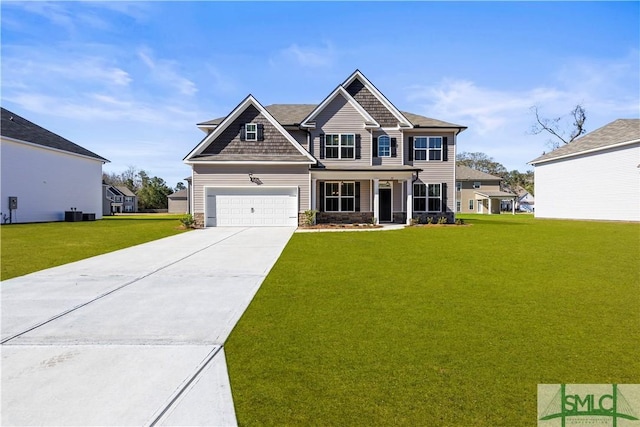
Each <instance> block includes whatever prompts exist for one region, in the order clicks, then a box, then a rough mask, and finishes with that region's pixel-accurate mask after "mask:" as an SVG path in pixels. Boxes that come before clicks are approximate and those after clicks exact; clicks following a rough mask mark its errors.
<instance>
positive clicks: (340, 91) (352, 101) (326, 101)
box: [300, 86, 380, 128]
mask: <svg viewBox="0 0 640 427" xmlns="http://www.w3.org/2000/svg"><path fill="white" fill-rule="evenodd" d="M338 95H342V96H343V97H344V99H346V100H347V102H348V103H349V104H351V106H352V107H353V108H355V109H356V111H357V112H358V113H359V114H360V115H361V116H362V117H363V118H364V120H365V122H366V123H371V125H370V126H374V125H375V127H380V124H379V123H378V122H377V121H375V120H374V119H373V117H371V115H370V114H369V113H368V112H367V110H365V109H364V108H362V105H360V104H359V103H358V102H357V101H356V100H355V99H353V97H352V96H351V95H349V92H347V91H346V90H345V89H344V87H342V86H338V87H337V88H335V90H334V91H333V92H331V93H330V94H329V96H327V97H326V98H325V99H324V101H322V102H321V103H320V105H318V106H317V107H316V108H315V109H314V110H313V111H312V112H311V114H309V115H308V116H307V117H305V119H304V120H303V121H302V123H301V124H300V126H302V127H312V123H313V127H314V128H315V122H312V120H313V119H315V118H316V116H317V115H318V114H320V112H321V111H322V110H324V109H325V108H326V107H327V105H328V104H329V103H330V102H331V101H333V100H334V99H335V98H336V96H338Z"/></svg>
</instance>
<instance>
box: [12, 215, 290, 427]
mask: <svg viewBox="0 0 640 427" xmlns="http://www.w3.org/2000/svg"><path fill="white" fill-rule="evenodd" d="M293 232H294V228H291V227H288V228H217V229H216V228H211V229H205V230H196V231H192V232H189V233H184V234H181V235H178V236H173V237H168V238H165V239H161V240H157V241H154V242H150V243H146V244H143V245H139V246H135V247H132V248H127V249H124V250H121V251H117V252H112V253H110V254H105V255H101V256H98V257H94V258H89V259H86V260H83V261H79V262H75V263H72V264H67V265H63V266H60V267H56V268H52V269H49V270H44V271H40V272H37V273H33V274H29V275H26V276H23V277H18V278H15V279H11V280H7V281H5V282H3V283H2V288H1V289H2V347H1V353H2V405H1V408H0V409H1V413H2V418H1V424H2V425H56V426H58V425H83V426H91V425H101V426H105V425H113V426H115V425H117V426H123V425H138V426H139V425H216V426H226V425H236V418H235V412H234V407H233V400H232V397H231V389H230V386H229V378H228V374H227V369H226V362H225V356H224V347H223V345H224V342H225V340H226V339H227V337H228V335H229V333H230V332H231V330H232V328H233V327H234V325H235V324H236V322H237V321H238V320H239V318H240V316H241V315H242V313H243V312H244V310H245V309H246V307H247V306H248V304H249V303H250V301H251V300H252V298H253V296H254V295H255V293H256V292H257V290H258V288H259V287H260V285H261V283H262V281H263V280H264V278H265V277H266V275H267V274H268V272H269V270H270V269H271V267H272V266H273V264H274V263H275V262H276V260H277V259H278V257H279V256H280V253H281V252H282V250H283V248H284V246H285V245H286V243H287V242H288V240H289V238H290V237H291V235H292V233H293ZM34 256H37V255H34Z"/></svg>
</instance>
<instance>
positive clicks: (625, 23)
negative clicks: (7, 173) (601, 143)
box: [1, 1, 640, 186]
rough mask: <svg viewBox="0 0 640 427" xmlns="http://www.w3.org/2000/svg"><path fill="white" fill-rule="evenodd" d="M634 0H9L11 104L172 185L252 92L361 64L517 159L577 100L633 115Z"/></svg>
mask: <svg viewBox="0 0 640 427" xmlns="http://www.w3.org/2000/svg"><path fill="white" fill-rule="evenodd" d="M639 5H640V3H638V2H621V3H616V2H566V3H556V2H541V3H529V2H513V3H511V2H495V3H493V2H492V3H489V2H466V3H457V2H306V3H303V2H278V3H272V2H258V3H254V2H108V3H99V2H11V1H2V3H1V10H2V18H1V19H2V21H1V23H2V39H1V43H2V51H1V55H2V56H1V59H2V105H3V106H4V107H5V108H8V109H9V110H12V111H13V112H15V113H17V114H19V115H22V116H24V117H25V118H27V119H29V120H31V121H33V122H35V123H37V124H39V125H41V126H44V127H46V128H47V129H49V130H51V131H53V132H56V133H58V134H60V135H62V136H64V137H65V138H67V139H70V140H71V141H73V142H76V143H78V144H80V145H82V146H84V147H86V148H88V149H90V150H92V151H94V152H96V153H97V154H99V155H101V156H103V157H106V158H108V159H109V160H111V163H108V164H107V165H105V167H104V170H105V171H108V172H121V171H123V170H125V169H127V167H128V166H135V167H137V168H139V169H144V170H146V171H148V172H149V173H151V174H152V175H155V176H159V177H161V178H163V179H165V180H166V181H167V183H168V184H169V185H170V186H175V185H176V184H177V182H178V181H180V180H182V179H183V178H185V177H186V176H189V174H190V171H189V168H188V167H187V166H185V165H184V164H183V163H182V159H183V157H184V156H185V155H186V154H187V153H188V152H189V151H190V150H191V149H192V148H193V147H194V146H195V145H196V144H197V143H198V142H199V141H200V139H201V138H202V137H203V136H204V134H203V133H202V132H201V131H200V130H199V129H197V128H196V126H195V124H196V123H198V122H201V121H205V120H209V119H212V118H215V117H221V116H225V115H226V114H227V113H229V112H230V111H231V109H233V108H234V107H235V106H236V105H237V104H238V103H239V102H240V101H242V100H243V99H244V97H245V96H246V95H248V94H249V93H251V94H252V95H254V96H255V97H256V98H257V99H258V101H260V102H261V103H262V104H263V105H269V104H272V103H319V102H321V101H322V100H323V99H324V97H326V96H327V95H328V94H329V93H330V92H331V91H332V90H333V89H335V87H336V86H337V85H338V84H340V83H342V82H343V81H344V80H345V79H346V78H347V77H348V76H349V75H350V74H351V73H352V72H353V71H354V70H355V69H360V70H361V71H362V72H363V73H364V74H365V75H366V76H367V77H368V78H369V80H371V81H372V82H373V83H374V84H375V85H376V87H377V88H378V89H379V90H380V91H382V93H384V94H385V95H386V96H387V98H389V100H390V101H391V102H393V103H394V104H395V105H396V107H398V108H399V109H400V110H404V111H409V112H412V113H416V114H421V115H425V116H428V117H433V118H436V119H440V120H445V121H449V122H453V123H458V124H462V125H465V126H468V128H469V129H468V130H466V131H465V132H463V133H462V134H461V135H460V137H459V139H458V143H459V146H458V151H468V152H476V151H481V152H484V153H486V154H488V155H489V156H491V157H493V158H494V159H495V160H497V161H499V162H501V163H502V164H504V165H505V166H506V167H507V168H508V169H519V170H521V171H524V170H526V169H531V167H530V166H528V165H527V164H526V163H527V162H528V161H530V160H532V159H534V158H535V157H537V156H539V155H540V154H541V153H542V152H543V151H545V150H547V151H548V144H547V141H548V140H549V138H548V137H547V136H546V135H538V136H534V135H531V134H530V133H529V130H530V128H531V125H532V124H533V122H534V117H533V114H532V112H531V111H530V107H531V106H533V105H538V106H539V107H540V110H541V112H542V114H543V115H545V116H547V117H555V116H561V115H566V114H568V113H569V112H570V111H571V109H572V108H573V107H574V106H575V105H576V104H577V103H581V104H582V105H583V106H584V107H585V108H586V110H587V122H586V128H587V131H592V130H595V129H597V128H599V127H601V126H603V125H605V124H607V123H609V122H611V121H613V120H615V119H617V118H637V117H639V116H640V111H639V108H640V77H639V76H640V46H639V45H640V6H639Z"/></svg>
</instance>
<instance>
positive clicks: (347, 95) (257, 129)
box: [184, 70, 466, 227]
mask: <svg viewBox="0 0 640 427" xmlns="http://www.w3.org/2000/svg"><path fill="white" fill-rule="evenodd" d="M198 127H199V128H200V129H201V130H203V131H204V132H205V133H206V136H205V137H204V139H203V140H202V141H201V142H200V143H198V144H197V145H196V147H195V148H194V149H193V150H192V151H191V152H190V153H189V154H187V156H186V157H185V158H184V162H185V163H186V164H188V165H190V166H191V167H192V176H191V179H192V186H191V192H192V193H191V200H192V207H191V209H192V213H193V214H194V218H195V220H196V223H197V224H198V225H199V226H206V227H215V226H235V225H242V226H246V225H251V226H279V225H288V226H296V225H298V224H299V223H301V222H302V221H303V218H304V212H305V211H308V210H313V211H317V212H318V213H317V216H316V220H317V222H319V223H326V222H342V223H369V222H375V223H391V222H396V223H409V222H410V220H411V218H417V217H427V216H430V217H434V218H440V217H443V216H444V217H447V219H448V221H453V219H454V212H455V202H456V200H455V196H454V192H455V153H456V139H457V136H458V134H459V133H460V132H462V131H463V130H465V129H466V127H465V126H460V125H457V124H453V123H448V122H444V121H441V120H436V119H431V118H428V117H424V116H420V115H417V114H412V113H407V112H403V111H400V110H398V109H397V108H396V107H395V106H394V105H393V104H392V103H391V102H390V101H389V100H388V99H387V98H386V97H385V96H384V95H383V94H382V93H381V92H380V91H379V90H378V89H377V88H376V87H375V86H374V85H373V84H372V83H371V82H370V81H369V80H368V79H367V78H366V77H365V76H364V75H363V74H362V73H361V72H360V71H357V70H356V71H355V72H354V73H353V74H351V76H349V78H347V80H345V81H344V82H343V83H342V84H340V85H338V87H336V88H335V89H334V90H333V91H332V92H331V93H330V94H329V95H328V96H327V97H326V98H325V99H324V101H322V102H321V103H320V104H317V105H315V104H313V105H312V104H274V105H269V106H266V107H264V106H262V105H261V104H260V103H259V102H258V100H256V99H255V98H254V97H253V96H252V95H249V96H247V97H246V98H245V99H244V100H243V101H242V102H241V103H240V104H239V105H238V106H237V107H236V108H235V109H233V111H231V112H230V113H229V115H227V116H226V117H221V118H217V119H213V120H210V121H206V122H203V123H199V124H198Z"/></svg>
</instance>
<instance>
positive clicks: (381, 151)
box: [378, 135, 391, 157]
mask: <svg viewBox="0 0 640 427" xmlns="http://www.w3.org/2000/svg"><path fill="white" fill-rule="evenodd" d="M378 157H391V138H389V137H388V136H387V135H382V136H379V137H378Z"/></svg>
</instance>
